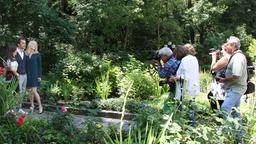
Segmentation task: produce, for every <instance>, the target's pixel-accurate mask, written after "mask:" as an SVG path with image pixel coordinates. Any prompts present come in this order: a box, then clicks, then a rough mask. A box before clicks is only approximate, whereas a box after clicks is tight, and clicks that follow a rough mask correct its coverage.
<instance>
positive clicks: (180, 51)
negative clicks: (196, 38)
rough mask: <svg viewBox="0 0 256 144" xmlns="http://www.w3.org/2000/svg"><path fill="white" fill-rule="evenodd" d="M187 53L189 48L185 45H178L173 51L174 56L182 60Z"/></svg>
mask: <svg viewBox="0 0 256 144" xmlns="http://www.w3.org/2000/svg"><path fill="white" fill-rule="evenodd" d="M187 54H189V50H188V49H187V48H186V47H185V46H183V45H178V46H176V48H175V50H174V51H173V56H174V57H175V58H176V59H177V60H181V59H182V58H183V57H185V56H186V55H187Z"/></svg>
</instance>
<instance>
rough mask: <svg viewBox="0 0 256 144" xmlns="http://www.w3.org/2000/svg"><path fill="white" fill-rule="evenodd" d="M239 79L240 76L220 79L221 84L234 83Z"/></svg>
mask: <svg viewBox="0 0 256 144" xmlns="http://www.w3.org/2000/svg"><path fill="white" fill-rule="evenodd" d="M238 79H239V76H235V75H232V76H230V77H226V78H221V77H220V78H219V82H221V83H223V82H226V81H234V80H238Z"/></svg>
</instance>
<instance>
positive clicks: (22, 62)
mask: <svg viewBox="0 0 256 144" xmlns="http://www.w3.org/2000/svg"><path fill="white" fill-rule="evenodd" d="M25 48H26V39H25V38H23V37H20V38H19V39H18V48H17V54H16V56H15V58H16V60H17V62H18V65H19V66H18V70H17V72H18V74H19V78H18V79H19V94H20V95H23V94H24V93H25V92H26V85H27V74H26V56H25V52H24V50H25ZM21 106H22V103H21V102H20V103H19V110H18V112H19V113H26V112H25V111H24V110H22V108H21Z"/></svg>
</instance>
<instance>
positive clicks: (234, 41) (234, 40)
mask: <svg viewBox="0 0 256 144" xmlns="http://www.w3.org/2000/svg"><path fill="white" fill-rule="evenodd" d="M227 43H234V44H235V46H236V49H240V46H241V44H240V40H239V38H237V37H235V36H230V37H229V38H228V39H227Z"/></svg>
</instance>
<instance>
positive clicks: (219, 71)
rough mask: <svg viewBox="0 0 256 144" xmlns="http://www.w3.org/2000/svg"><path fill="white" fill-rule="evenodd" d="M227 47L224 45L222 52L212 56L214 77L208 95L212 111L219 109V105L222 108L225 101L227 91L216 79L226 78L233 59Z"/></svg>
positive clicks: (214, 53)
mask: <svg viewBox="0 0 256 144" xmlns="http://www.w3.org/2000/svg"><path fill="white" fill-rule="evenodd" d="M225 47H226V43H224V44H223V45H222V47H221V48H222V51H221V52H213V53H211V55H212V64H211V71H212V72H213V76H214V77H213V80H212V83H211V90H210V92H209V93H208V99H209V100H210V105H211V109H212V110H216V109H218V105H219V107H221V105H222V103H223V101H224V96H225V90H224V88H223V83H219V82H218V81H217V80H216V78H217V79H218V77H224V75H225V69H226V66H227V64H228V61H229V59H230V57H231V54H230V53H227V52H226V50H225Z"/></svg>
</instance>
